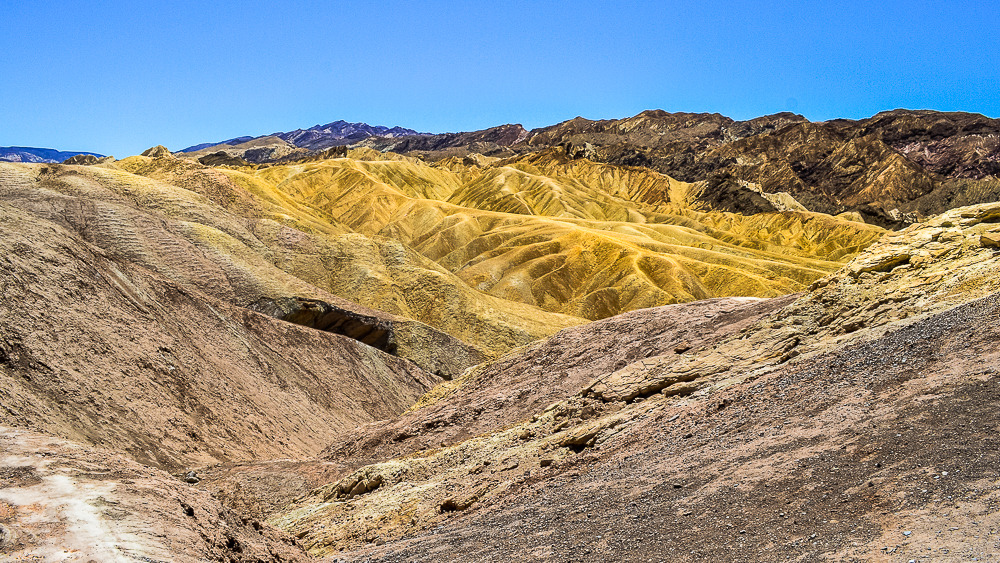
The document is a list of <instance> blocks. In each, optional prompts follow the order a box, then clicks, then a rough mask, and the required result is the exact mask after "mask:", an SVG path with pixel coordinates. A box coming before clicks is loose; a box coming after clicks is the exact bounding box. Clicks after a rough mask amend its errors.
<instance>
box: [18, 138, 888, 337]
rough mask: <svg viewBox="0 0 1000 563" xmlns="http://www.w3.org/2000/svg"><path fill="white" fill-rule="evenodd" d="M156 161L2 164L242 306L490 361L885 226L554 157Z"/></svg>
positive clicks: (815, 272) (746, 290)
mask: <svg viewBox="0 0 1000 563" xmlns="http://www.w3.org/2000/svg"><path fill="white" fill-rule="evenodd" d="M151 154H155V155H159V156H156V157H144V156H135V157H129V158H126V159H124V160H121V161H117V162H113V163H105V164H101V165H98V166H91V167H87V166H62V165H7V164H4V165H0V176H2V178H3V180H4V185H5V191H6V194H5V200H6V201H7V203H10V204H13V205H15V206H17V207H20V208H21V209H22V210H26V211H29V212H31V213H34V214H36V215H39V216H42V217H45V218H54V217H50V216H52V215H61V216H62V217H61V218H60V219H59V221H60V223H62V224H68V226H70V227H72V228H73V229H74V230H76V231H78V232H80V233H81V234H82V236H83V237H84V238H85V239H86V240H88V242H91V243H92V244H96V245H98V246H99V247H101V248H103V249H104V250H106V251H108V252H111V253H113V254H117V255H121V256H123V257H125V258H127V259H130V260H133V261H135V262H136V263H139V264H142V265H143V266H144V267H149V268H151V269H153V270H154V271H156V272H158V273H160V274H161V275H165V276H166V277H168V278H169V279H172V280H174V281H177V282H182V283H186V284H190V285H191V286H192V287H195V288H197V289H198V290H200V291H204V292H206V293H208V294H209V295H212V296H213V297H216V298H221V299H224V300H226V301H228V302H231V303H233V304H236V305H240V306H245V305H248V304H250V303H252V302H254V301H256V300H258V299H260V298H263V297H268V298H277V297H287V296H300V297H308V298H316V299H322V300H331V299H335V298H336V297H341V298H344V299H347V300H350V301H353V302H356V303H359V304H361V305H363V306H367V307H371V308H373V309H378V310H382V311H386V312H388V313H391V314H394V315H399V316H402V317H407V318H410V319H414V320H416V321H420V322H422V323H426V324H427V325H430V326H432V327H435V328H438V329H440V330H443V331H444V332H447V333H449V334H451V335H453V336H455V337H457V338H460V339H462V340H464V341H466V342H468V343H470V344H472V345H475V346H477V347H479V348H481V349H482V350H484V351H486V352H487V353H489V354H491V355H496V354H500V353H503V352H505V351H507V350H509V349H511V348H513V347H516V346H520V345H523V344H525V343H527V342H530V341H533V340H536V339H538V338H541V337H543V336H546V335H549V334H552V333H554V332H556V331H558V330H560V329H563V328H566V327H569V326H574V325H578V324H581V323H583V322H585V320H587V319H591V320H592V319H600V318H604V317H608V316H611V315H615V314H618V313H621V312H625V311H629V310H633V309H638V308H643V307H650V306H657V305H664V304H670V303H677V302H683V301H691V300H695V299H703V298H707V297H718V296H758V297H768V296H776V295H782V294H787V293H791V292H795V291H799V290H801V289H803V288H804V287H805V286H806V285H808V284H809V283H811V282H812V281H814V280H816V279H818V278H821V277H823V276H824V275H826V274H829V273H830V272H832V271H835V270H836V269H838V268H840V267H841V266H842V265H843V263H844V262H845V261H846V260H848V259H849V258H851V257H852V256H853V255H854V254H856V253H857V252H858V251H860V250H861V249H863V248H865V247H866V246H868V245H869V244H871V243H872V242H874V241H875V240H876V239H878V238H879V237H880V236H881V235H882V233H883V231H882V230H881V229H879V228H877V227H873V226H870V225H865V224H863V223H857V222H852V221H846V220H843V219H839V218H834V217H830V216H827V215H821V214H815V213H802V212H783V213H774V214H768V215H758V216H750V217H747V216H740V215H734V214H727V213H718V212H714V211H712V210H707V209H696V208H693V207H692V206H691V202H692V201H693V196H694V195H696V194H697V192H698V190H699V189H701V186H698V185H694V184H685V183H683V182H678V181H676V180H673V179H672V178H669V177H667V176H664V175H662V174H658V173H656V172H652V171H649V170H646V169H642V168H629V167H616V166H610V165H604V164H596V163H592V162H589V161H587V160H582V159H581V160H573V161H568V160H566V159H565V158H564V157H560V156H559V155H558V154H557V153H555V152H551V151H550V152H545V153H536V154H534V155H528V156H526V157H523V158H520V159H512V160H507V161H497V160H496V159H489V158H475V157H467V158H465V159H463V160H458V159H451V160H449V161H446V162H441V163H437V164H434V165H431V164H428V163H425V162H423V161H420V160H417V159H413V158H407V157H401V156H399V155H391V154H382V153H377V152H375V151H372V150H370V149H365V150H352V151H350V152H349V154H348V157H347V158H335V159H329V160H321V161H313V162H297V163H291V164H287V165H281V166H270V167H245V168H237V167H218V168H212V167H207V166H203V165H201V164H198V163H197V162H196V161H194V160H189V159H182V158H177V157H174V156H172V155H169V153H166V151H155V152H153V153H151ZM43 200H48V201H50V202H51V201H58V202H59V205H58V206H55V207H53V206H52V205H51V203H46V204H42V203H40V202H42V201H43ZM53 209H54V210H55V211H53Z"/></svg>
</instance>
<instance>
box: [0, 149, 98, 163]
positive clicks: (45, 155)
mask: <svg viewBox="0 0 1000 563" xmlns="http://www.w3.org/2000/svg"><path fill="white" fill-rule="evenodd" d="M78 154H89V155H93V156H96V157H97V158H103V157H104V155H103V154H97V153H96V152H85V151H59V150H55V149H43V148H37V147H0V162H28V163H39V162H44V163H57V162H62V161H64V160H66V159H67V158H72V157H74V156H76V155H78Z"/></svg>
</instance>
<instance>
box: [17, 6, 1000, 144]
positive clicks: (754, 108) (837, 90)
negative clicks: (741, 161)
mask: <svg viewBox="0 0 1000 563" xmlns="http://www.w3.org/2000/svg"><path fill="white" fill-rule="evenodd" d="M0 13H2V16H0V108H2V110H0V111H2V112H3V113H2V119H0V146H6V145H25V146H39V147H50V148H56V149H62V150H88V151H94V152H102V153H105V154H114V155H116V156H119V157H122V156H125V155H128V154H136V153H138V152H140V151H142V150H144V149H145V148H147V147H149V146H151V145H155V144H164V145H166V146H167V147H169V148H171V149H175V150H176V149H179V148H183V147H185V146H188V145H192V144H195V143H199V142H204V141H218V140H223V139H226V138H230V137H235V136H239V135H259V134H265V133H271V132H275V131H285V130H291V129H295V128H298V127H309V126H312V125H315V124H317V123H327V122H329V121H334V120H337V119H345V120H348V121H365V122H368V123H371V124H380V125H389V126H392V125H402V126H405V127H411V128H414V129H418V130H422V131H430V132H442V131H466V130H474V129H482V128H485V127H490V126H493V125H498V124H502V123H511V122H516V123H522V124H523V125H524V126H525V127H528V128H532V127H539V126H543V125H549V124H552V123H556V122H559V121H562V120H565V119H569V118H572V117H575V116H577V115H582V116H584V117H588V118H592V119H599V118H616V117H625V116H629V115H634V114H636V113H638V112H639V111H642V110H643V109H650V108H662V109H665V110H668V111H708V112H719V113H722V114H725V115H729V116H731V117H734V118H750V117H755V116H758V115H763V114H768V113H774V112H778V111H784V110H792V111H795V112H797V113H802V114H803V115H805V116H806V117H808V118H810V119H813V120H823V119H829V118H833V117H850V118H859V117H867V116H869V115H872V114H874V113H877V112H878V111H881V110H885V109H892V108H896V107H907V108H931V109H940V110H962V111H972V112H979V113H984V114H986V115H989V116H991V117H997V116H1000V64H998V61H997V59H998V56H997V55H998V52H1000V8H998V7H997V4H995V3H993V2H989V1H976V2H966V1H947V2H945V1H939V2H920V1H918V0H909V1H906V2H902V1H896V0H889V1H883V2H869V1H864V2H860V1H854V0H846V1H841V2H826V1H820V2H770V1H767V0H762V1H757V2H715V3H711V2H704V1H664V2H610V1H588V0H576V1H574V2H518V1H511V0H507V1H503V2H496V1H491V2H472V1H467V2H446V1H437V2H434V1H431V2H416V1H410V2H391V1H388V2H368V1H362V0H355V1H351V2H306V1H273V0H272V1H268V2H253V1H241V2H228V1H219V2H214V1H213V2H205V1H200V2H188V1H177V2H132V1H130V2H110V1H109V2H90V3H88V2H63V1H48V2H40V1H35V0H6V1H5V2H3V4H2V6H0Z"/></svg>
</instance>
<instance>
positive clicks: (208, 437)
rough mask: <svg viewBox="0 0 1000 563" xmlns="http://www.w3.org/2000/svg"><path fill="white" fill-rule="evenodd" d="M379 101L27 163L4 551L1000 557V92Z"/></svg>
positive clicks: (4, 281) (11, 304)
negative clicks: (565, 103) (618, 104)
mask: <svg viewBox="0 0 1000 563" xmlns="http://www.w3.org/2000/svg"><path fill="white" fill-rule="evenodd" d="M362 125H364V124H348V123H345V122H334V123H331V124H328V125H326V126H317V127H315V128H312V129H307V130H298V131H295V132H292V133H288V134H284V133H283V134H281V135H280V136H279V135H274V136H267V137H261V138H237V139H233V140H231V141H230V142H225V143H221V144H210V145H207V146H201V145H196V146H194V147H190V148H189V149H186V150H185V151H183V152H177V153H171V152H170V151H169V150H167V149H166V148H164V147H162V146H157V147H154V148H151V149H149V150H148V151H146V152H144V153H143V154H142V155H138V156H131V157H128V158H124V159H121V160H116V159H114V158H109V157H103V158H101V157H98V156H96V155H90V156H75V157H73V158H72V159H70V160H68V161H66V162H65V163H62V164H57V163H5V162H0V264H2V267H0V291H2V296H3V297H2V299H0V478H2V481H0V557H6V558H10V559H12V560H41V561H48V560H52V561H76V560H80V561H89V560H94V561H136V560H141V561H192V562H193V561H206V560H208V561H246V562H249V561H271V562H278V561H312V560H328V561H386V562H389V561H504V560H523V561H557V560H558V561H567V560H569V561H649V560H654V561H656V560H669V561H709V560H711V561H714V560H727V561H728V560H733V561H738V560H747V561H762V560H768V561H770V560H820V559H831V560H885V561H897V560H898V561H910V560H945V561H950V560H972V559H973V558H976V559H977V560H980V561H985V560H991V559H990V558H991V557H993V558H995V557H996V554H997V553H1000V508H998V507H1000V504H998V503H1000V469H998V468H1000V459H998V457H1000V454H998V452H1000V445H998V444H997V437H996V428H997V425H998V424H1000V416H998V414H997V413H998V412H1000V411H998V408H997V407H998V402H1000V391H998V386H997V384H998V377H1000V374H998V369H1000V356H998V355H1000V346H998V342H1000V329H998V328H997V326H998V324H1000V323H998V321H1000V303H998V297H997V295H998V292H1000V202H998V200H1000V191H998V190H1000V183H998V180H997V173H998V170H1000V164H998V161H1000V160H998V159H1000V140H998V139H1000V136H998V135H1000V123H998V122H997V121H996V120H991V119H988V118H985V117H983V116H979V115H975V114H959V113H939V112H928V111H903V110H897V111H893V112H885V113H882V114H879V115H877V116H875V117H872V118H869V119H867V120H860V121H850V120H835V121H828V122H824V123H811V122H808V121H807V120H805V119H804V118H802V117H801V116H798V115H794V114H778V115H774V116H767V117H762V118H758V119H754V120H750V121H743V122H740V121H734V120H732V119H729V118H725V117H723V116H719V115H717V114H670V113H666V112H661V111H649V112H643V113H642V114H639V115H638V116H635V117H632V118H627V119H622V120H607V121H589V120H585V119H582V118H577V119H574V120H571V121H567V122H564V123H561V124H558V125H555V126H552V127H546V128H542V129H536V130H533V131H526V130H524V129H523V128H522V127H520V126H518V125H507V126H501V127H498V128H494V129H489V130H485V131H479V132H473V133H453V134H444V135H429V134H418V133H416V132H415V131H411V130H404V129H401V128H396V129H388V128H384V127H381V128H379V127H369V126H364V127H361V126H362ZM366 128H367V129H366ZM335 137H336V138H335ZM164 530H167V531H169V532H168V533H164Z"/></svg>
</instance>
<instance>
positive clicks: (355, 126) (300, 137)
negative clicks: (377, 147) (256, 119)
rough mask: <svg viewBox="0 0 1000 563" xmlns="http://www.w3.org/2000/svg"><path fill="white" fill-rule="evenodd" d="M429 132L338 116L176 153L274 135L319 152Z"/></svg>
mask: <svg viewBox="0 0 1000 563" xmlns="http://www.w3.org/2000/svg"><path fill="white" fill-rule="evenodd" d="M430 134H431V133H420V132H418V131H415V130H413V129H407V128H405V127H400V126H398V125H397V126H393V127H386V126H385V125H369V124H367V123H362V122H357V123H351V122H348V121H344V120H343V119H338V120H337V121H331V122H330V123H327V124H324V125H313V126H312V127H310V128H308V129H295V130H294V131H288V132H278V133H272V134H270V135H261V136H260V137H236V138H233V139H229V140H227V141H222V142H219V143H201V144H197V145H193V146H190V147H187V148H185V149H181V150H180V151H178V152H195V151H199V150H202V149H207V148H210V147H215V146H218V145H238V144H242V143H246V142H248V141H252V140H254V139H260V138H263V137H277V138H279V139H281V140H283V141H286V142H288V143H290V144H292V145H294V146H296V147H298V148H304V149H309V150H312V151H319V150H324V149H328V148H330V147H335V146H339V145H349V144H352V143H357V142H358V141H361V140H364V139H367V138H369V137H407V136H422V135H430Z"/></svg>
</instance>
